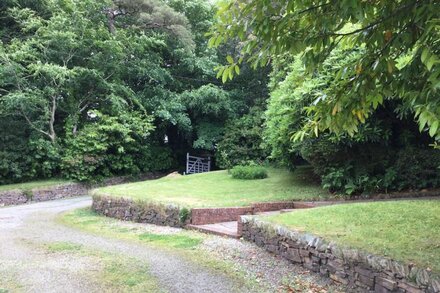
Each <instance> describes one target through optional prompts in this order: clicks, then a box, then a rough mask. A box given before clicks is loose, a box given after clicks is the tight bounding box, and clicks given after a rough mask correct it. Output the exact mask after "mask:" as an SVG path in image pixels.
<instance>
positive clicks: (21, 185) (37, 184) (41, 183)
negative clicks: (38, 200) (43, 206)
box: [0, 180, 70, 191]
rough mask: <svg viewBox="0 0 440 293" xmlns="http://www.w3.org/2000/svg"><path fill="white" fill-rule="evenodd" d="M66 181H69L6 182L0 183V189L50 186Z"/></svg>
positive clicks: (28, 188)
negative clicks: (4, 183)
mask: <svg viewBox="0 0 440 293" xmlns="http://www.w3.org/2000/svg"><path fill="white" fill-rule="evenodd" d="M66 183H70V181H65V180H45V181H32V182H26V183H17V184H7V185H0V191H7V190H14V189H20V190H31V189H34V188H44V187H51V186H56V185H60V184H66Z"/></svg>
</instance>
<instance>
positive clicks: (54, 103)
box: [49, 96, 57, 143]
mask: <svg viewBox="0 0 440 293" xmlns="http://www.w3.org/2000/svg"><path fill="white" fill-rule="evenodd" d="M56 110H57V97H56V96H52V107H51V111H50V121H49V138H50V140H51V141H52V143H54V142H55V140H56V138H57V135H56V133H55V127H54V126H55V112H56Z"/></svg>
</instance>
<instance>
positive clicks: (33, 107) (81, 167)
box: [0, 0, 265, 182]
mask: <svg viewBox="0 0 440 293" xmlns="http://www.w3.org/2000/svg"><path fill="white" fill-rule="evenodd" d="M1 6H2V7H1V12H0V13H1V15H0V16H1V17H0V22H1V31H0V33H1V35H0V40H1V43H0V104H1V108H0V117H1V118H0V123H1V129H0V137H1V152H0V159H1V166H0V182H9V181H20V180H25V179H30V178H35V177H47V176H53V175H58V174H62V175H63V176H65V177H69V178H72V179H77V180H89V179H93V180H98V179H100V178H102V177H105V176H111V175H117V174H136V173H139V172H145V171H149V170H164V169H168V168H170V167H172V166H175V164H176V163H177V161H176V160H175V159H176V158H175V156H179V155H180V154H181V153H183V152H185V151H186V150H188V149H193V148H195V149H200V150H205V151H212V150H214V148H215V144H216V143H217V141H218V140H219V139H220V138H221V136H222V134H223V132H224V125H225V123H226V121H228V120H229V119H233V118H235V117H237V116H238V115H241V114H243V113H246V112H247V111H248V109H249V108H250V107H251V106H252V105H253V100H254V99H257V98H256V97H255V96H254V95H252V94H251V93H252V92H255V91H258V88H255V86H253V85H252V82H249V83H247V81H252V80H255V79H254V78H253V77H254V76H257V75H258V73H256V72H254V71H251V70H248V73H247V76H246V74H245V75H244V77H243V78H242V82H240V83H237V84H235V85H234V84H232V85H227V86H224V85H222V84H221V83H220V82H219V81H218V80H217V79H216V77H215V72H214V70H213V68H215V67H216V66H218V65H219V63H218V59H219V58H221V56H225V55H227V54H229V50H231V49H230V47H231V46H229V45H228V46H224V48H223V49H219V50H216V49H209V48H208V47H207V38H206V37H205V33H206V31H208V30H209V27H210V26H211V25H212V21H213V16H214V13H215V8H214V7H213V6H212V5H210V4H208V3H206V2H205V1H203V0H189V1H183V0H169V1H156V0H134V1H133V0H118V1H116V0H115V1H110V0H98V1H92V0H86V1H83V0H81V1H80V0H65V1H59V0H41V1H27V0H17V1H16V0H8V1H2V3H1ZM257 80H258V79H257ZM251 87H252V90H249V91H248V90H247V88H251ZM264 87H265V84H261V85H260V88H264ZM262 94H264V93H262ZM165 137H167V139H166V141H165ZM23 157H24V158H26V159H25V160H23V159H22V158H23Z"/></svg>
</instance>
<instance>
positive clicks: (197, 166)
mask: <svg viewBox="0 0 440 293" xmlns="http://www.w3.org/2000/svg"><path fill="white" fill-rule="evenodd" d="M209 171H211V157H207V158H203V157H195V156H190V155H189V153H187V154H186V172H185V174H196V173H204V172H209Z"/></svg>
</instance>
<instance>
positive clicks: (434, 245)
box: [264, 200, 440, 272]
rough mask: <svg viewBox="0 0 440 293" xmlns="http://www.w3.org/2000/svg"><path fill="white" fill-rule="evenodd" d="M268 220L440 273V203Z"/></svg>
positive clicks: (320, 211) (365, 206)
mask: <svg viewBox="0 0 440 293" xmlns="http://www.w3.org/2000/svg"><path fill="white" fill-rule="evenodd" d="M264 220H267V221H270V222H273V223H277V224H281V225H283V226H287V227H290V228H293V229H295V230H300V231H306V232H309V233H312V234H315V235H318V236H321V237H323V238H325V239H328V240H334V241H336V242H337V243H340V244H342V245H346V246H351V247H355V248H360V249H362V250H364V251H367V252H370V253H374V254H378V255H385V256H389V257H391V258H393V259H395V260H400V261H404V262H408V263H409V262H412V263H415V264H417V265H418V266H420V267H423V268H431V269H432V270H434V271H436V272H440V200H411V201H394V202H374V203H356V204H341V205H334V206H327V207H320V208H315V209H309V210H298V211H295V212H292V213H286V214H280V215H276V216H271V217H265V218H264Z"/></svg>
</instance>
